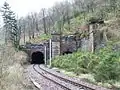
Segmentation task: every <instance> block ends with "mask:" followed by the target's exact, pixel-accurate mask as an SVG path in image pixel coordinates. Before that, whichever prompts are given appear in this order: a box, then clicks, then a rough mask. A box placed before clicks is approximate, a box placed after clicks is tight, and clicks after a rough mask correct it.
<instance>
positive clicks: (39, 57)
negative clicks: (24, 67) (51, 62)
mask: <svg viewBox="0 0 120 90" xmlns="http://www.w3.org/2000/svg"><path fill="white" fill-rule="evenodd" d="M31 59H32V62H31V63H32V64H44V63H45V62H44V54H43V53H42V52H39V51H37V52H33V53H32V56H31Z"/></svg>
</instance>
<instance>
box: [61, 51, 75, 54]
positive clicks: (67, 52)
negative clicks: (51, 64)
mask: <svg viewBox="0 0 120 90" xmlns="http://www.w3.org/2000/svg"><path fill="white" fill-rule="evenodd" d="M72 53H73V52H71V51H65V52H63V55H65V54H72Z"/></svg>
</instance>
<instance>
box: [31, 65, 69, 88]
mask: <svg viewBox="0 0 120 90" xmlns="http://www.w3.org/2000/svg"><path fill="white" fill-rule="evenodd" d="M33 69H34V70H35V71H36V72H37V73H38V74H40V75H41V76H43V77H44V78H46V79H48V80H50V81H52V82H53V83H55V84H57V85H59V86H61V87H62V88H64V89H65V90H71V89H70V88H68V87H66V86H64V85H61V84H60V83H58V82H56V81H54V80H52V79H50V78H48V77H47V76H45V75H44V74H42V73H40V72H39V71H37V70H36V69H35V65H33Z"/></svg>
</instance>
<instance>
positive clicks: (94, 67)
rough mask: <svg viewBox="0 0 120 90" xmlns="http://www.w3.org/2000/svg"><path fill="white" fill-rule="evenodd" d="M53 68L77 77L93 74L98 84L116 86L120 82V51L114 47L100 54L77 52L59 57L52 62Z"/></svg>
mask: <svg viewBox="0 0 120 90" xmlns="http://www.w3.org/2000/svg"><path fill="white" fill-rule="evenodd" d="M52 66H53V67H58V68H60V69H64V70H66V71H70V72H74V73H75V74H76V75H80V74H92V75H93V76H94V79H95V80H96V82H102V83H109V84H111V85H114V84H115V83H116V82H120V51H118V52H117V51H113V50H112V46H107V47H105V48H102V49H101V50H99V51H98V52H95V53H90V52H80V51H78V52H76V53H73V54H69V55H65V56H57V57H55V58H54V59H53V61H52Z"/></svg>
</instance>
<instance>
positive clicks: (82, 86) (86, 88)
mask: <svg viewBox="0 0 120 90" xmlns="http://www.w3.org/2000/svg"><path fill="white" fill-rule="evenodd" d="M38 67H39V69H40V70H42V71H44V72H46V73H48V74H50V75H52V76H54V77H56V78H58V79H60V80H61V81H64V82H66V83H69V84H72V85H73V86H76V87H78V88H80V89H82V90H108V89H106V88H102V87H99V88H98V87H97V86H94V85H92V86H88V85H85V84H80V83H78V82H75V81H72V80H70V79H67V78H65V77H61V76H58V75H56V74H53V73H52V72H50V71H49V70H45V69H44V68H42V67H40V65H38ZM33 68H34V70H35V71H36V72H38V73H39V74H40V75H42V76H43V77H44V78H46V79H48V80H50V81H52V82H53V83H55V84H57V85H59V86H61V87H62V88H64V89H66V90H72V89H71V88H70V87H67V86H65V85H62V84H60V83H58V82H57V81H54V80H53V79H50V78H49V77H47V76H45V75H44V74H42V73H40V72H39V71H37V70H36V69H35V65H33Z"/></svg>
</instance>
